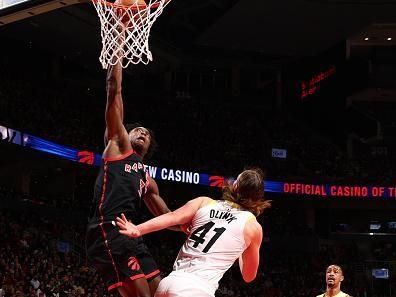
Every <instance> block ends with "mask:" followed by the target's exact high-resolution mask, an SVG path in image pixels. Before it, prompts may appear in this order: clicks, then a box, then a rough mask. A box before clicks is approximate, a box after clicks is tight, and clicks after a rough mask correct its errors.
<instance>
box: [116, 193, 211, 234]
mask: <svg viewBox="0 0 396 297" xmlns="http://www.w3.org/2000/svg"><path fill="white" fill-rule="evenodd" d="M210 201H212V199H210V198H209V197H198V198H195V199H193V200H190V201H189V202H187V203H186V204H185V205H183V206H182V207H180V208H178V209H176V210H175V211H172V212H168V213H166V214H163V215H161V216H159V217H156V218H153V219H151V220H149V221H147V222H145V223H143V224H140V225H137V226H136V225H134V224H132V223H131V222H129V221H127V219H126V218H125V216H124V215H123V214H122V216H121V218H119V217H117V219H116V220H117V225H118V227H120V233H122V234H125V235H127V236H129V237H140V236H142V235H144V234H147V233H151V232H155V231H159V230H162V229H166V228H168V227H171V226H176V225H183V224H186V223H189V222H191V220H192V218H193V217H194V215H195V213H196V212H197V211H198V209H200V208H201V207H203V206H204V205H206V204H208V203H209V202H210Z"/></svg>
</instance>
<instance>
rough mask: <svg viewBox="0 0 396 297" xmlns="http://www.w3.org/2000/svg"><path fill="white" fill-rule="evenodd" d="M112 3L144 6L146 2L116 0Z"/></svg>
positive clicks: (142, 0)
mask: <svg viewBox="0 0 396 297" xmlns="http://www.w3.org/2000/svg"><path fill="white" fill-rule="evenodd" d="M114 4H121V5H125V6H131V5H139V6H140V5H142V6H146V2H145V1H144V0H116V1H115V2H114Z"/></svg>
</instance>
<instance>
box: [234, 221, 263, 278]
mask: <svg viewBox="0 0 396 297" xmlns="http://www.w3.org/2000/svg"><path fill="white" fill-rule="evenodd" d="M244 236H245V242H246V244H247V245H248V247H247V248H246V250H245V251H244V252H243V254H242V255H241V257H239V267H240V269H241V274H242V277H243V280H244V281H245V282H247V283H250V282H251V281H253V280H254V279H255V278H256V275H257V269H258V266H259V264H260V246H261V241H262V239H263V229H262V228H261V225H260V224H259V223H258V222H257V221H256V220H252V221H249V222H247V223H246V225H245V229H244Z"/></svg>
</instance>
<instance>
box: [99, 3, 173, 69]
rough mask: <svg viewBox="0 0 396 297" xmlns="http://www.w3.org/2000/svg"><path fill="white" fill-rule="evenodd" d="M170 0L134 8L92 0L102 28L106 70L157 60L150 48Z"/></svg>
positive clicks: (132, 6) (103, 64) (136, 5)
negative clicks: (155, 27)
mask: <svg viewBox="0 0 396 297" xmlns="http://www.w3.org/2000/svg"><path fill="white" fill-rule="evenodd" d="M169 2H170V0H146V1H145V4H133V5H130V6H125V5H120V4H116V3H110V2H107V1H105V0H92V3H93V4H94V6H95V9H96V11H97V13H98V16H99V19H100V25H101V36H102V51H101V54H100V57H99V61H100V62H101V64H102V66H103V68H104V69H107V68H108V66H109V65H115V64H117V63H118V62H121V65H122V67H123V68H126V67H128V65H129V64H131V63H132V64H138V63H143V64H148V63H149V62H150V61H152V60H153V56H152V54H151V51H150V48H149V42H148V39H149V36H150V30H151V26H152V25H153V23H154V22H155V20H156V19H157V18H158V16H160V15H161V13H162V11H163V9H164V8H165V6H166V5H167V4H168V3H169Z"/></svg>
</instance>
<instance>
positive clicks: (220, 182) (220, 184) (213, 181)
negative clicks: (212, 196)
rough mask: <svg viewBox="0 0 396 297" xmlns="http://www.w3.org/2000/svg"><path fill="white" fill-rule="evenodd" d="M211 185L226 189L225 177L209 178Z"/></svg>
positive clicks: (214, 176)
mask: <svg viewBox="0 0 396 297" xmlns="http://www.w3.org/2000/svg"><path fill="white" fill-rule="evenodd" d="M209 182H210V183H209V185H210V186H211V187H219V188H222V187H224V176H217V175H212V176H210V177H209Z"/></svg>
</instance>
